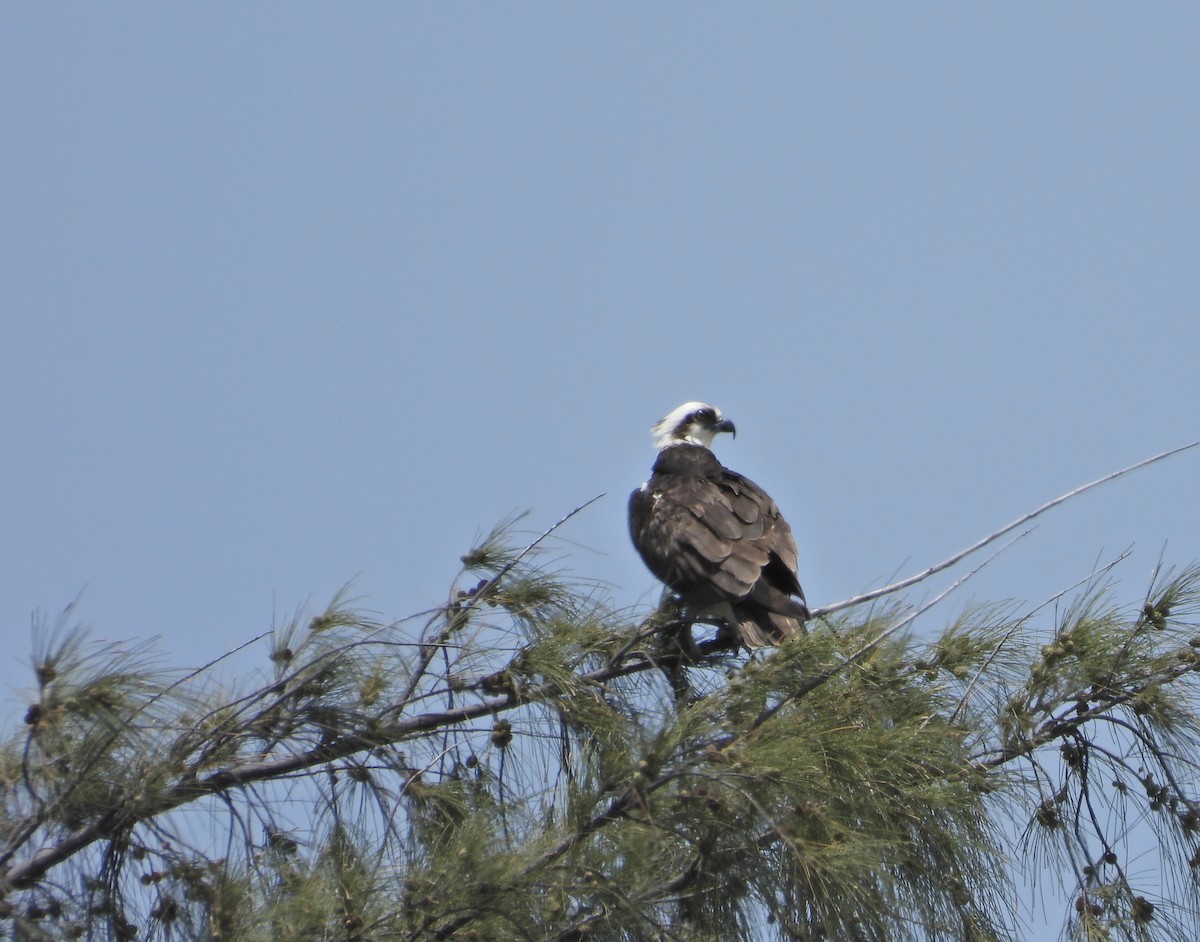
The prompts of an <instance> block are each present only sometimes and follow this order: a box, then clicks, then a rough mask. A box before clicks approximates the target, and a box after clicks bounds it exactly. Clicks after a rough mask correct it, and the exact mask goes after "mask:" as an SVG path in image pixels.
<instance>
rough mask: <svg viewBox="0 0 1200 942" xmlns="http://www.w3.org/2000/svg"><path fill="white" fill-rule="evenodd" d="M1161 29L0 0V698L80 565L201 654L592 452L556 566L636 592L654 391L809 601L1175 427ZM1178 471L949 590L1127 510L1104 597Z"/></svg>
mask: <svg viewBox="0 0 1200 942" xmlns="http://www.w3.org/2000/svg"><path fill="white" fill-rule="evenodd" d="M1198 38H1200V7H1198V6H1196V5H1189V4H1153V5H1149V4H1108V3H1086V4H1085V3H1063V4H1054V5H1037V6H1028V5H1026V6H1018V7H1010V6H1004V5H997V4H951V3H944V4H939V3H926V4H904V5H899V4H884V3H875V4H870V3H865V4H864V3H857V4H849V3H848V4H824V5H818V4H757V5H754V6H740V7H734V6H729V5H723V4H722V5H717V4H711V5H709V4H687V5H684V4H651V5H646V4H626V3H605V4H588V5H585V4H570V5H559V4H528V3H521V4H487V5H484V4H479V5H453V4H423V5H416V4H383V3H376V4H367V3H359V4H315V3H259V4H218V3H209V4H203V5H179V4H150V3H145V4H129V3H116V4H83V3H74V4H73V3H54V4H42V3H9V4H5V5H4V6H3V7H2V8H0V127H2V128H3V144H2V145H0V220H2V222H0V358H2V359H0V363H2V370H0V449H2V450H0V492H2V493H3V494H4V495H5V499H4V501H3V509H2V510H0V534H2V535H3V539H2V540H0V634H2V635H3V639H4V646H5V648H6V650H7V652H8V655H9V659H10V663H9V664H8V665H7V666H5V667H4V668H3V670H2V671H0V678H2V679H3V681H4V689H3V696H4V698H5V702H6V704H7V706H6V709H5V713H6V714H8V715H9V716H10V717H12V716H15V717H17V718H18V719H19V715H20V712H21V711H22V710H23V705H24V703H25V696H26V695H25V693H24V692H23V689H24V688H25V687H27V686H28V679H27V678H28V672H27V669H26V667H25V665H26V664H27V652H28V650H29V645H30V631H29V626H30V622H31V616H32V614H33V613H34V612H36V611H40V612H42V613H43V615H44V616H45V617H48V618H50V619H51V620H52V619H53V617H54V615H55V614H56V613H57V612H58V611H60V610H61V609H62V608H63V607H64V606H65V605H67V604H68V603H70V602H71V601H72V600H74V599H75V598H76V597H77V596H79V594H80V592H81V591H82V593H83V594H82V597H81V600H80V604H79V608H78V620H80V621H82V622H84V623H85V624H88V625H90V626H92V629H93V632H94V634H95V636H97V637H101V638H128V637H138V638H145V637H149V636H154V635H158V636H161V638H162V641H161V646H162V649H163V650H164V651H165V652H166V653H167V657H166V660H167V661H169V662H170V663H172V664H176V665H181V666H182V665H196V664H199V663H202V662H204V661H206V660H207V659H209V658H210V657H212V656H214V655H216V654H219V653H221V652H222V651H225V650H227V649H229V648H231V647H232V646H234V645H236V644H238V643H240V642H242V641H243V640H245V639H246V638H248V637H251V636H253V635H254V634H257V633H258V632H260V631H263V630H264V629H266V628H268V627H269V626H270V625H271V624H272V621H273V619H274V620H284V619H286V618H287V617H289V616H290V615H291V613H292V612H293V611H294V610H295V608H296V606H297V605H298V604H302V603H304V602H305V600H308V599H311V600H312V603H313V605H314V606H319V605H323V604H324V602H325V601H326V600H327V599H328V598H329V597H330V596H331V595H333V593H334V592H336V591H337V590H338V588H340V587H341V586H342V585H343V584H344V583H346V582H347V581H348V580H350V579H354V591H353V594H354V595H356V596H358V597H360V598H361V604H362V606H363V607H365V608H368V609H372V610H375V611H377V612H379V613H381V614H382V615H383V616H384V617H388V618H391V617H398V616H401V615H405V614H409V613H411V612H414V611H416V610H419V609H423V608H426V607H429V606H430V605H433V604H437V603H438V602H440V601H442V600H443V599H444V598H445V597H446V595H447V593H448V591H449V587H450V581H451V579H452V578H453V576H454V574H455V572H456V569H457V566H458V557H459V555H460V554H461V553H463V552H464V551H465V550H466V549H468V548H469V546H470V545H471V544H472V542H473V540H474V539H475V537H477V536H478V535H479V534H480V533H482V532H485V531H486V530H487V529H488V528H490V526H491V525H492V524H493V523H494V522H496V521H497V520H499V519H500V518H502V517H504V516H506V515H508V514H510V513H512V512H514V511H521V510H529V511H530V514H529V516H528V517H527V518H526V522H527V524H528V527H529V528H530V529H531V530H540V529H542V528H544V527H545V526H547V525H549V524H550V523H552V522H553V521H554V520H555V519H557V518H558V517H560V516H561V515H562V514H564V513H566V512H567V511H569V510H571V509H572V508H573V507H575V506H577V505H579V504H581V503H582V502H584V501H586V500H588V499H589V498H591V497H593V496H595V495H596V494H599V493H601V492H604V493H606V494H607V496H606V497H605V498H604V499H603V500H602V501H600V502H598V503H597V504H595V505H593V506H592V507H591V508H589V509H588V510H587V511H585V512H584V513H583V514H582V515H581V516H579V517H578V518H576V519H575V520H573V521H572V522H571V523H570V524H569V525H568V527H567V528H566V529H565V530H564V531H563V535H564V537H565V538H566V539H567V540H569V541H570V542H563V543H560V544H558V547H557V548H558V550H559V551H560V552H561V553H562V559H561V561H560V563H561V565H562V566H564V567H566V568H568V569H570V570H571V571H572V572H573V574H574V575H576V576H577V577H578V578H580V579H582V580H587V581H592V580H599V581H601V582H603V583H604V584H605V585H606V586H608V589H607V591H608V592H609V593H610V594H611V597H612V599H613V600H614V602H615V603H616V604H619V605H639V604H640V605H647V604H650V603H651V602H653V601H654V600H655V599H656V598H657V594H658V590H657V587H656V586H655V584H654V582H653V580H652V578H651V577H650V575H649V574H648V573H647V572H646V571H645V570H644V569H643V567H642V565H641V563H640V561H639V560H638V559H637V558H636V556H635V555H634V552H633V550H632V548H631V547H630V546H629V543H628V538H627V535H626V531H625V500H626V496H627V494H628V492H629V491H630V490H631V489H632V488H633V487H635V486H637V485H638V484H639V483H640V482H641V481H642V480H644V478H645V477H646V476H647V473H648V469H649V465H650V464H651V462H652V460H653V449H652V445H651V441H650V438H649V433H648V428H649V426H650V424H651V423H652V422H653V421H654V420H655V419H657V418H658V417H659V416H661V415H662V414H664V413H665V412H667V411H668V410H669V409H671V408H673V407H674V406H675V405H677V404H679V403H680V402H682V401H684V400H687V399H705V400H707V401H710V402H712V403H715V404H716V405H718V406H720V407H721V408H722V409H723V410H724V411H725V412H726V414H728V415H729V416H730V417H731V418H733V419H734V421H735V422H736V423H737V426H738V429H739V435H738V437H737V439H736V440H728V439H723V440H722V441H720V442H719V443H718V446H717V451H718V455H719V456H720V457H721V458H722V459H723V460H724V461H725V462H726V463H727V464H729V465H730V466H731V467H733V468H735V469H737V470H739V471H742V472H743V473H746V474H748V475H749V476H750V477H752V478H753V479H755V480H756V481H758V483H760V484H761V485H763V486H764V487H765V488H766V489H767V490H768V491H769V492H770V493H771V494H772V495H773V496H774V497H775V498H776V500H777V501H778V503H779V504H780V506H781V507H782V509H783V511H784V513H785V514H786V515H787V516H788V518H789V519H790V520H791V521H792V524H793V528H794V529H795V531H796V533H797V538H798V542H799V544H800V547H801V580H802V582H803V584H804V586H805V589H806V592H807V594H808V597H809V600H810V602H812V603H813V604H815V605H823V604H827V603H829V602H832V601H835V600H838V599H841V598H844V597H846V596H848V595H851V594H854V593H856V592H859V591H862V590H864V589H866V588H869V587H872V586H875V585H878V584H880V583H881V582H882V581H884V580H887V579H888V577H890V576H892V575H893V574H897V573H899V574H906V573H908V572H911V571H915V570H918V569H921V568H923V567H925V566H927V565H929V564H931V563H933V562H936V561H937V560H940V559H942V558H943V557H945V556H947V555H949V554H950V553H951V552H953V551H954V550H956V549H959V548H961V547H963V546H965V545H967V544H968V543H970V542H972V541H973V540H974V539H976V538H978V537H979V536H982V535H983V534H985V533H988V532H990V531H991V530H993V529H995V528H996V527H998V526H999V525H1001V524H1003V523H1005V522H1007V521H1008V520H1010V519H1012V518H1014V517H1016V516H1018V515H1019V514H1021V513H1023V512H1024V511H1027V510H1029V509H1032V508H1033V507H1035V506H1037V505H1038V504H1040V503H1041V502H1043V501H1044V500H1047V499H1049V498H1051V497H1053V496H1055V495H1057V494H1059V493H1061V492H1064V491H1066V490H1069V489H1070V488H1071V487H1073V486H1075V485H1077V484H1080V483H1083V482H1084V481H1087V480H1090V479H1092V478H1094V477H1098V476H1100V475H1101V474H1103V473H1105V472H1108V471H1111V470H1115V469H1116V468H1118V467H1121V466H1123V465H1125V464H1129V463H1131V462H1133V461H1135V460H1137V459H1139V458H1142V457H1145V456H1147V455H1150V454H1153V453H1155V452H1157V451H1161V450H1164V449H1166V448H1169V447H1172V446H1175V445H1179V444H1182V443H1184V442H1187V441H1190V440H1192V439H1196V438H1200V421H1198V420H1197V403H1198V400H1200V396H1198V394H1200V379H1198V378H1197V360H1198V355H1200V171H1198V170H1197V168H1198V167H1200V60H1198V59H1197V42H1198ZM1198 477H1200V454H1198V453H1193V454H1187V455H1183V456H1180V457H1178V458H1175V459H1172V460H1171V461H1170V462H1167V463H1166V464H1163V465H1159V466H1156V467H1154V468H1151V469H1149V470H1146V471H1143V472H1140V473H1139V474H1138V475H1136V476H1134V477H1131V478H1128V479H1123V480H1121V481H1119V482H1115V483H1113V484H1110V485H1107V486H1106V487H1105V488H1103V489H1101V490H1099V491H1096V492H1093V493H1092V494H1090V495H1088V496H1086V497H1083V498H1081V499H1080V500H1078V501H1076V502H1073V503H1072V504H1070V505H1068V506H1067V507H1065V508H1063V509H1062V510H1060V511H1057V512H1055V514H1054V515H1053V516H1051V517H1049V518H1046V519H1045V520H1044V521H1043V522H1042V524H1041V525H1040V526H1039V528H1038V530H1037V532H1036V533H1035V534H1033V535H1032V536H1031V537H1029V538H1027V539H1026V540H1025V541H1023V542H1022V543H1020V544H1018V545H1017V546H1015V547H1013V548H1012V549H1010V550H1009V551H1008V552H1007V553H1006V554H1005V555H1004V556H1003V557H1001V558H1000V559H998V560H997V561H996V562H995V563H994V564H992V566H990V567H989V568H988V570H986V571H985V572H984V573H982V574H981V575H980V576H979V577H978V578H977V579H976V580H975V581H973V582H972V583H971V585H970V587H969V588H968V589H967V590H965V594H964V598H963V601H964V602H965V601H966V600H967V598H969V597H974V598H976V599H997V598H1018V599H1026V600H1029V601H1031V602H1037V601H1041V600H1042V599H1044V598H1045V597H1047V596H1049V595H1050V594H1052V593H1053V592H1055V591H1056V590H1058V589H1061V588H1063V587H1065V586H1066V585H1068V584H1070V583H1071V582H1074V581H1075V580H1076V579H1079V578H1081V577H1083V576H1085V575H1086V574H1087V573H1088V572H1089V571H1090V570H1091V569H1092V567H1093V565H1094V564H1095V562H1096V560H1097V559H1104V558H1109V557H1111V556H1114V555H1116V554H1117V553H1119V552H1121V551H1122V550H1125V549H1126V548H1128V547H1130V546H1133V547H1134V557H1133V559H1132V560H1131V561H1129V562H1128V563H1126V564H1125V565H1124V566H1123V567H1122V568H1121V570H1120V571H1119V578H1120V580H1121V581H1120V584H1119V586H1118V592H1119V593H1120V594H1121V597H1123V598H1127V599H1128V600H1129V601H1131V602H1132V601H1136V599H1137V598H1138V596H1139V595H1140V594H1141V593H1142V592H1143V591H1144V589H1145V586H1146V583H1147V580H1148V578H1149V574H1150V571H1151V569H1152V568H1153V567H1154V565H1155V563H1156V562H1157V561H1158V558H1159V555H1160V553H1162V552H1163V548H1164V545H1165V557H1166V560H1167V561H1168V562H1175V563H1188V562H1191V561H1192V560H1195V559H1197V558H1200V506H1198V501H1197V480H1198ZM942 584H944V583H942ZM929 591H932V590H929ZM918 597H920V596H918ZM956 604H959V603H956ZM953 611H954V605H950V606H949V607H948V608H947V609H946V610H945V611H944V612H939V611H935V612H934V613H932V614H931V615H930V616H928V617H927V618H926V619H925V620H924V621H923V623H922V625H920V626H919V627H920V630H928V631H934V630H936V629H937V628H938V627H939V626H940V625H942V624H944V623H945V621H946V619H948V618H949V617H950V616H951V615H952V614H953ZM11 722H13V720H12V719H8V720H6V721H5V725H9V724H10V723H11ZM1055 929H1057V924H1056V926H1055Z"/></svg>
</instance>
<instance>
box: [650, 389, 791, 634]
mask: <svg viewBox="0 0 1200 942" xmlns="http://www.w3.org/2000/svg"><path fill="white" fill-rule="evenodd" d="M652 432H653V435H654V441H655V444H656V445H657V446H658V458H657V460H656V461H655V462H654V468H653V470H652V472H651V475H650V480H648V481H647V482H646V483H645V484H643V485H642V486H641V487H640V488H638V489H637V490H636V491H634V492H633V493H632V494H631V495H630V497H629V533H630V536H631V537H632V538H633V545H634V546H635V547H636V548H637V551H638V553H639V554H640V555H641V557H642V559H643V561H644V562H645V563H646V566H647V567H649V569H650V571H651V572H652V573H654V575H655V576H657V577H658V578H659V579H660V580H662V581H663V582H664V583H666V585H667V586H669V587H670V588H671V589H673V590H674V591H675V592H677V593H678V594H679V596H680V598H681V599H682V601H683V604H684V605H685V606H687V608H689V609H690V610H691V611H692V613H693V614H696V615H699V616H700V618H701V620H703V619H704V618H706V617H707V618H715V619H717V620H718V621H719V622H720V623H722V624H723V626H724V628H725V630H727V631H730V632H732V631H736V632H737V634H738V636H739V637H740V639H741V642H742V644H744V645H745V646H746V647H747V648H752V649H753V648H761V647H765V646H767V645H774V644H778V643H779V642H780V641H782V640H783V639H784V638H786V637H788V636H789V635H794V634H796V633H797V632H803V631H804V623H805V622H806V621H807V620H808V618H809V612H808V607H807V605H806V604H805V601H804V592H803V591H802V590H801V589H800V582H799V580H798V579H797V578H796V541H795V539H793V537H792V530H791V527H789V526H788V524H787V521H786V520H784V519H783V517H782V515H781V514H780V513H779V508H778V507H777V506H776V505H775V501H773V500H772V499H771V498H770V497H769V496H768V495H767V494H766V492H765V491H763V490H762V488H760V487H759V486H758V485H757V484H755V483H754V482H753V481H750V480H748V479H747V478H744V477H742V476H741V475H740V474H738V473H736V472H734V471H730V470H729V469H728V468H726V467H724V466H723V465H722V464H721V462H720V461H718V460H717V458H716V455H714V454H713V453H712V452H711V451H710V450H709V447H710V446H711V445H712V441H713V439H714V438H715V437H716V436H717V434H718V433H720V432H729V433H730V434H736V429H735V428H734V425H733V423H732V422H731V421H729V419H727V418H725V416H724V415H722V414H721V410H720V409H717V408H715V407H714V406H710V405H708V404H707V403H703V402H685V403H684V404H683V405H681V406H680V407H679V408H678V409H675V410H674V411H673V412H671V413H669V414H668V415H666V416H665V417H664V418H662V419H661V420H659V422H658V424H656V425H655V426H654V428H653V429H652Z"/></svg>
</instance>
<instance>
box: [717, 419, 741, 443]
mask: <svg viewBox="0 0 1200 942" xmlns="http://www.w3.org/2000/svg"><path fill="white" fill-rule="evenodd" d="M713 431H714V432H728V433H729V434H730V435H732V436H733V437H734V438H737V428H736V427H735V426H734V424H733V423H732V422H730V421H729V420H728V419H727V418H725V417H724V416H722V417H721V421H720V422H718V423H717V424H716V425H714V426H713Z"/></svg>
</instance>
